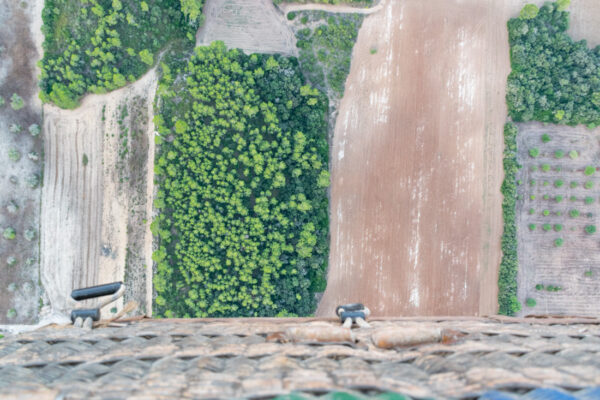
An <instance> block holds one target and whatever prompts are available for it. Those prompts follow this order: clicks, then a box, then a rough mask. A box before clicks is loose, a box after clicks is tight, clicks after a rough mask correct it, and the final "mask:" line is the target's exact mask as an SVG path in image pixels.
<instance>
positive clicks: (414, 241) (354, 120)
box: [317, 0, 600, 316]
mask: <svg viewBox="0 0 600 400" xmlns="http://www.w3.org/2000/svg"><path fill="white" fill-rule="evenodd" d="M525 3H526V2H525V1H522V0H505V1H497V0H462V1H461V0H432V1H421V0H404V1H393V0H388V1H384V8H383V10H382V11H380V12H378V13H376V14H373V15H371V16H369V17H367V18H366V19H365V22H364V24H363V27H362V29H361V31H360V33H359V37H358V40H357V43H356V46H355V49H354V56H353V57H354V58H353V64H352V68H351V71H350V75H349V77H348V81H347V82H346V92H345V97H344V99H343V100H342V102H341V108H340V114H339V117H338V120H337V124H336V129H335V134H334V139H333V144H332V146H333V147H332V152H331V153H332V161H331V162H332V165H331V169H332V187H331V253H330V262H329V265H330V271H329V276H328V286H327V290H326V292H325V294H324V297H323V299H322V302H321V304H320V305H319V309H318V311H317V314H318V315H322V316H324V315H331V314H332V312H333V310H334V309H335V306H336V305H337V304H343V303H347V302H355V301H361V302H363V303H365V304H366V305H368V306H369V307H370V308H371V310H372V311H373V314H374V315H377V316H393V315H396V316H398V315H484V314H493V313H496V312H497V290H498V289H497V274H498V266H499V262H500V258H501V251H500V236H501V234H502V210H501V201H502V197H501V195H500V185H501V182H502V179H503V171H502V150H503V138H502V127H503V124H504V122H505V121H506V115H507V111H506V104H505V87H506V77H507V75H508V73H509V71H510V63H509V57H508V55H509V49H508V34H507V30H506V21H507V20H508V19H509V18H510V17H513V16H516V15H518V12H519V10H520V9H521V7H522V6H523V5H524V4H525ZM536 3H538V4H542V3H543V2H542V1H538V2H536ZM571 11H572V18H571V23H572V26H575V27H576V28H572V32H573V34H574V36H575V37H576V38H579V37H578V35H581V36H586V37H588V38H589V37H590V35H589V34H590V33H592V35H591V36H592V37H591V38H590V39H591V40H589V43H590V44H597V39H600V36H598V33H600V31H599V25H598V24H594V21H596V20H598V18H599V17H600V5H599V4H598V2H594V1H593V0H573V2H572V5H571ZM371 48H377V53H376V54H374V55H371V54H370V53H369V50H370V49H371Z"/></svg>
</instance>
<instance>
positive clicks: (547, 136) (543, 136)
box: [542, 133, 552, 143]
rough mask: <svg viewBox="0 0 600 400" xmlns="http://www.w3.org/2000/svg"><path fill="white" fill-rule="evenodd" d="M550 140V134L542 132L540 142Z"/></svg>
mask: <svg viewBox="0 0 600 400" xmlns="http://www.w3.org/2000/svg"><path fill="white" fill-rule="evenodd" d="M550 140H552V139H551V138H550V135H548V134H547V133H544V134H543V135H542V142H544V143H548V142H549V141H550Z"/></svg>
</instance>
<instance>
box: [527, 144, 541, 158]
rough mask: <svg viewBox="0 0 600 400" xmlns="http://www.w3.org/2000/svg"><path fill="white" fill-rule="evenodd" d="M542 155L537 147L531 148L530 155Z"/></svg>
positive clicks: (534, 156)
mask: <svg viewBox="0 0 600 400" xmlns="http://www.w3.org/2000/svg"><path fill="white" fill-rule="evenodd" d="M539 155H540V150H539V149H538V148H537V147H534V148H532V149H529V156H530V157H532V158H536V157H537V156H539Z"/></svg>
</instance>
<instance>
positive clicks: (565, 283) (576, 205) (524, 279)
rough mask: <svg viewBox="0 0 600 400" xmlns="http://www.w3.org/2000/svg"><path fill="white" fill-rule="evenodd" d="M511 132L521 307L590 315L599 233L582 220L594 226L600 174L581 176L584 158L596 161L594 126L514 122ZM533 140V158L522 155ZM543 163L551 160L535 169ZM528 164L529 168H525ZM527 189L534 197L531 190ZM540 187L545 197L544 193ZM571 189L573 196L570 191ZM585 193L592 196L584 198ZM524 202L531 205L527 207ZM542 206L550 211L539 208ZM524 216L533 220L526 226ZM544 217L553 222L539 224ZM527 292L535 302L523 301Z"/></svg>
mask: <svg viewBox="0 0 600 400" xmlns="http://www.w3.org/2000/svg"><path fill="white" fill-rule="evenodd" d="M544 133H547V134H548V135H549V136H550V137H551V139H552V140H551V141H550V142H548V143H543V142H542V140H541V136H542V134H544ZM517 140H518V148H519V157H518V159H519V164H521V165H522V166H523V168H522V169H521V170H520V171H519V173H518V179H520V180H521V181H522V184H521V185H520V186H519V189H518V191H519V194H520V195H522V196H523V199H522V200H519V201H518V202H517V206H516V210H517V214H516V215H517V223H518V225H517V227H518V237H519V249H518V251H519V281H518V282H519V294H518V297H519V300H520V301H521V302H522V303H523V310H522V312H521V315H524V314H563V315H565V314H566V315H589V316H596V315H598V314H600V268H598V265H600V251H599V250H600V233H595V234H591V235H590V234H587V233H586V232H585V230H584V229H585V227H586V226H588V225H594V226H600V174H599V173H594V174H593V175H592V176H586V175H585V174H584V169H585V167H586V166H594V167H600V129H596V130H595V131H593V132H592V131H589V130H588V129H586V128H584V127H576V128H570V127H564V126H556V125H547V126H544V125H542V124H540V123H530V124H520V125H519V134H518V139H517ZM532 148H537V149H539V151H540V155H539V156H538V157H537V158H532V157H530V156H529V153H528V152H529V149H532ZM557 150H563V151H564V152H565V156H564V157H563V158H560V159H559V158H556V156H555V152H556V151H557ZM571 150H575V151H577V153H578V154H579V155H578V157H577V158H576V159H571V158H570V157H569V156H568V153H569V152H570V151H571ZM544 164H547V165H549V166H550V167H551V169H550V171H548V172H544V171H543V170H542V169H541V166H542V165H544ZM534 167H535V168H536V169H537V170H536V171H533V170H532V168H534ZM557 168H560V171H557ZM532 180H533V181H534V182H535V184H533V185H532V184H531V181H532ZM557 180H562V181H563V182H564V185H563V186H561V187H560V188H557V187H556V185H555V182H556V181H557ZM588 181H589V182H593V183H594V187H593V188H591V189H586V188H585V187H584V183H585V182H588ZM544 182H547V184H546V185H545V184H544ZM571 182H576V183H577V187H575V188H572V187H571V186H570V183H571ZM532 195H534V196H535V199H534V200H532V199H531V198H530V196H532ZM544 195H547V196H548V197H549V198H548V199H544ZM556 196H563V200H562V201H561V202H557V201H556ZM572 196H574V197H575V199H574V200H571V199H570V198H571V197H572ZM586 197H589V198H590V199H592V200H593V203H591V204H586V203H585V201H584V199H585V198H586ZM530 209H533V210H534V212H533V214H530V212H529V210H530ZM544 210H548V211H549V212H550V215H548V216H544V215H543V211H544ZM570 210H577V211H578V212H579V213H580V215H579V216H578V217H575V218H572V217H570V216H569V211H570ZM557 212H560V213H561V214H562V215H560V216H559V215H557V214H556V213H557ZM529 224H535V225H536V227H535V229H534V230H533V231H532V230H530V229H529V227H528V225H529ZM544 224H550V225H551V226H552V230H550V231H544V230H543V228H542V227H543V225H544ZM556 225H561V226H562V230H561V231H559V232H557V231H556V229H555V227H556ZM559 238H562V239H563V240H564V244H563V245H562V246H561V247H556V246H555V244H554V241H555V240H556V239H559ZM588 271H590V272H588ZM586 272H587V274H586ZM590 274H591V276H589V275H590ZM537 284H542V285H545V286H548V285H552V286H560V287H562V290H560V291H558V292H549V291H546V290H541V291H540V290H536V289H535V286H536V285H537ZM527 298H533V299H535V300H536V301H537V306H535V307H533V308H530V307H526V306H525V301H526V299H527Z"/></svg>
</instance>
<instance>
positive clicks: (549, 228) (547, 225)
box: [542, 224, 552, 232]
mask: <svg viewBox="0 0 600 400" xmlns="http://www.w3.org/2000/svg"><path fill="white" fill-rule="evenodd" d="M542 229H543V230H544V231H545V232H548V231H550V230H551V229H552V225H550V224H544V225H542Z"/></svg>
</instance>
